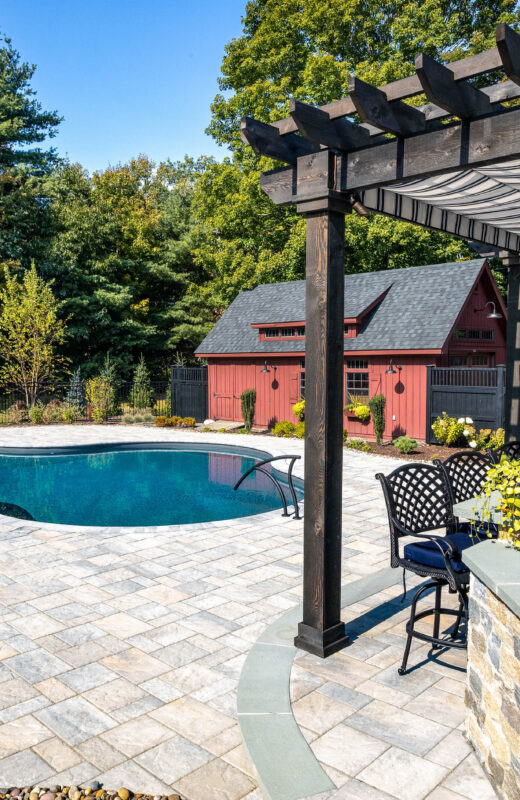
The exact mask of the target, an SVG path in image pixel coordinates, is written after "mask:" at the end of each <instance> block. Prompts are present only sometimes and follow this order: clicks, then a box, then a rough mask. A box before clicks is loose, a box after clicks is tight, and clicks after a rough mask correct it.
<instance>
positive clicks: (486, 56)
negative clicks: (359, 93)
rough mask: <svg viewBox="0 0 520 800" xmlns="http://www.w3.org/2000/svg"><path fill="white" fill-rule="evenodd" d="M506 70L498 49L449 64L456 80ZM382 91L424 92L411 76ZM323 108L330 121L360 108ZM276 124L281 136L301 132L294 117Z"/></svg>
mask: <svg viewBox="0 0 520 800" xmlns="http://www.w3.org/2000/svg"><path fill="white" fill-rule="evenodd" d="M502 68H503V64H502V58H501V56H500V53H499V51H498V47H494V48H492V49H491V50H486V51H484V52H483V53H477V54H476V55H474V56H468V57H467V58H461V59H459V60H458V61H452V62H451V63H450V64H449V69H450V70H451V71H452V72H453V75H454V77H455V80H460V79H462V78H475V77H477V76H478V75H483V74H485V73H487V72H493V71H494V70H497V69H502ZM379 88H380V89H381V91H383V92H384V93H385V95H386V99H387V100H405V99H406V98H407V97H413V96H414V95H416V94H420V93H421V92H422V86H421V83H420V81H419V78H418V77H417V75H410V76H409V77H408V78H400V79H399V80H397V81H392V82H391V83H387V84H385V85H384V86H380V87H379ZM320 109H321V110H322V111H325V112H326V113H327V114H328V115H329V117H330V119H338V118H339V117H349V116H352V114H354V113H355V112H356V108H355V106H354V103H353V102H352V100H351V99H350V97H345V98H342V99H341V100H336V101H335V102H333V103H326V104H325V105H323V106H320ZM272 124H273V125H275V126H276V127H277V128H278V130H279V131H280V133H281V134H286V133H294V132H295V131H297V130H298V128H297V126H296V123H295V122H294V120H292V119H291V118H287V119H280V120H277V121H276V122H273V123H272Z"/></svg>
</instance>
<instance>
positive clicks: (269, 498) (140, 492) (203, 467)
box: [0, 450, 290, 527]
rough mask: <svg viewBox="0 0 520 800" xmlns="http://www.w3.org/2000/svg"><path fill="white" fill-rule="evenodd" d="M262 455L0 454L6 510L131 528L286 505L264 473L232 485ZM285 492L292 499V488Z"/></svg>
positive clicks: (0, 496) (0, 504)
mask: <svg viewBox="0 0 520 800" xmlns="http://www.w3.org/2000/svg"><path fill="white" fill-rule="evenodd" d="M258 460H259V459H255V458H252V457H249V456H244V455H231V454H229V453H221V452H204V451H198V450H197V451H189V450H131V451H124V452H117V451H115V452H103V453H77V454H67V455H37V456H33V455H23V456H13V455H9V456H6V455H0V512H2V513H5V514H11V515H12V516H19V517H22V518H26V519H31V518H32V519H34V520H38V521H39V522H55V523H61V524H67V525H101V526H113V525H114V526H131V527H133V526H141V525H174V524H178V523H190V522H207V521H210V520H221V519H231V518H233V517H243V516H249V515H251V514H260V513H262V512H265V511H271V510H273V509H277V508H280V509H281V507H282V503H281V500H280V497H279V495H278V494H277V492H276V489H275V487H274V485H273V484H272V483H271V482H270V481H269V479H268V478H266V477H265V476H263V475H261V474H260V473H256V472H254V473H253V474H252V475H251V476H250V477H248V478H246V480H245V481H244V483H243V484H242V485H241V486H240V487H239V489H238V490H237V491H236V492H235V491H233V486H234V484H235V483H236V481H237V480H238V479H239V477H240V476H241V475H242V474H243V473H244V472H246V471H247V470H248V469H249V467H251V466H252V465H253V464H254V463H255V461H258ZM277 475H278V477H281V476H280V474H279V473H277ZM285 493H286V496H287V498H289V492H288V488H287V487H286V491H285ZM288 502H290V500H288Z"/></svg>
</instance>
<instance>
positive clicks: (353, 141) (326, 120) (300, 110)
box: [289, 99, 372, 150]
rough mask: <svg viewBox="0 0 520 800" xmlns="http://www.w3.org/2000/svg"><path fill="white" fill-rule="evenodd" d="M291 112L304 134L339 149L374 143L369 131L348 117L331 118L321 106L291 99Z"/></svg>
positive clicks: (355, 147)
mask: <svg viewBox="0 0 520 800" xmlns="http://www.w3.org/2000/svg"><path fill="white" fill-rule="evenodd" d="M289 108H290V113H291V117H292V118H293V120H294V122H295V123H296V125H297V126H298V130H299V132H300V133H301V135H302V136H305V137H306V138H307V139H310V141H312V142H318V143H320V144H323V145H325V146H326V147H333V148H336V149H337V150H355V149H357V148H359V147H367V146H368V145H369V144H371V143H372V140H371V137H370V134H369V132H368V131H367V130H366V129H365V128H362V127H361V126H359V125H354V123H353V122H349V121H348V120H346V119H333V120H331V119H330V117H329V115H328V114H327V112H326V111H322V110H321V108H316V107H315V106H310V105H308V104H307V103H302V102H301V101H300V100H294V99H293V100H291V101H290V107H289Z"/></svg>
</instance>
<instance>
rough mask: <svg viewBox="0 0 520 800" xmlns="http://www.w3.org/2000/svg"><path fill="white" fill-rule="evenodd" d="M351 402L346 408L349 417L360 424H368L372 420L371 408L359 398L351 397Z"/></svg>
mask: <svg viewBox="0 0 520 800" xmlns="http://www.w3.org/2000/svg"><path fill="white" fill-rule="evenodd" d="M350 400H351V402H350V403H349V404H348V406H346V407H345V411H346V412H347V415H348V416H349V417H350V418H351V419H357V420H358V422H368V420H369V419H370V408H369V407H368V406H367V405H366V404H365V403H364V402H363V401H362V400H359V399H358V398H354V397H352V396H351V397H350Z"/></svg>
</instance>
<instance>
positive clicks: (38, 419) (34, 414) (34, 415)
mask: <svg viewBox="0 0 520 800" xmlns="http://www.w3.org/2000/svg"><path fill="white" fill-rule="evenodd" d="M29 419H30V420H31V422H32V423H33V425H41V424H42V423H43V405H42V403H39V402H36V403H35V404H34V405H33V406H31V408H30V409H29Z"/></svg>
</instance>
